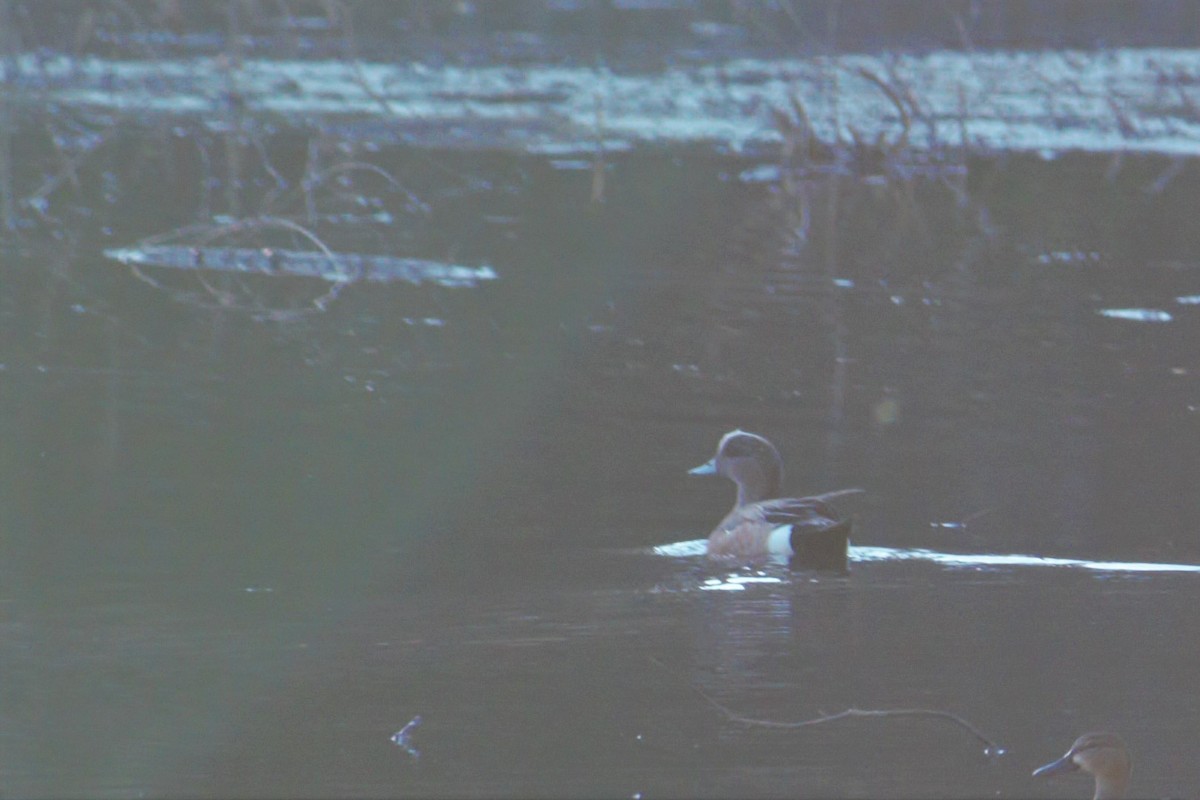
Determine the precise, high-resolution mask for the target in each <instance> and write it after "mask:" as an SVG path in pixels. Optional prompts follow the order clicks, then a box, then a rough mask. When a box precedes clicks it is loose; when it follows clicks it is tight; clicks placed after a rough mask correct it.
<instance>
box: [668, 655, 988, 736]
mask: <svg viewBox="0 0 1200 800" xmlns="http://www.w3.org/2000/svg"><path fill="white" fill-rule="evenodd" d="M650 661H651V662H652V663H653V664H655V665H657V666H659V667H661V668H662V669H664V670H666V671H667V672H672V670H671V668H670V667H668V666H667V665H666V664H664V663H662V662H661V661H659V660H658V659H657V658H654V657H653V656H651V657H650ZM691 689H692V690H693V691H694V692H695V693H696V694H698V695H700V696H701V697H702V698H704V701H705V702H706V703H708V704H709V705H710V706H712V707H713V708H715V709H717V710H718V711H720V712H721V713H722V714H723V715H724V716H725V717H726V718H727V719H728V720H729V721H731V722H737V723H739V724H742V725H747V726H751V727H758V728H773V729H775V730H795V729H797V728H808V727H812V726H814V725H822V724H824V723H826V722H836V721H837V720H841V719H848V718H851V717H933V718H937V719H944V720H948V721H949V722H953V723H954V724H955V725H957V726H959V727H960V728H962V729H963V730H965V731H967V732H968V733H970V734H971V735H972V736H973V737H975V738H976V739H977V740H979V741H980V742H981V743H983V746H984V753H986V754H987V755H1003V754H1004V752H1005V749H1004V748H1003V747H1001V746H1000V745H999V744H997V743H996V742H994V741H992V740H991V739H990V738H988V737H987V736H986V735H984V734H983V732H982V731H980V730H979V729H978V728H976V727H975V726H974V725H972V724H971V723H970V722H967V721H966V720H965V719H963V718H962V717H960V716H958V715H957V714H951V713H950V712H949V711H938V710H936V709H930V708H889V709H861V708H848V709H846V710H845V711H839V712H838V713H836V714H822V715H821V716H819V717H813V718H811V719H804V720H798V721H795V722H780V721H777V720H770V719H755V718H753V717H745V716H742V715H741V714H738V713H737V712H736V711H734V710H733V709H731V708H729V707H728V706H726V705H725V704H723V703H721V702H719V701H718V700H716V699H715V698H713V697H712V696H711V695H709V694H708V693H707V692H705V691H703V690H702V689H700V688H699V687H697V686H691Z"/></svg>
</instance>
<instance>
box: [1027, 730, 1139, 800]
mask: <svg viewBox="0 0 1200 800" xmlns="http://www.w3.org/2000/svg"><path fill="white" fill-rule="evenodd" d="M1079 770H1083V771H1084V772H1086V773H1088V774H1089V775H1091V776H1092V777H1094V778H1095V779H1096V794H1095V797H1094V798H1093V800H1119V798H1122V797H1124V796H1125V790H1126V789H1128V788H1129V776H1130V774H1131V773H1132V772H1133V763H1132V761H1131V760H1130V758H1129V751H1128V750H1127V749H1126V748H1125V742H1123V741H1121V737H1120V736H1117V735H1116V734H1115V733H1085V734H1084V735H1083V736H1080V737H1079V738H1078V739H1076V740H1075V743H1074V744H1072V745H1071V749H1070V750H1068V751H1067V754H1066V755H1064V756H1063V757H1062V758H1060V759H1059V760H1058V761H1052V762H1050V763H1049V764H1047V765H1045V766H1044V767H1038V768H1037V769H1036V770H1034V771H1033V775H1034V777H1044V776H1047V775H1057V774H1059V773H1061V772H1077V771H1079Z"/></svg>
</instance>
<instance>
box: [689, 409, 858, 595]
mask: <svg viewBox="0 0 1200 800" xmlns="http://www.w3.org/2000/svg"><path fill="white" fill-rule="evenodd" d="M688 474H689V475H722V476H724V477H726V478H728V479H729V480H731V481H733V482H734V484H736V485H737V500H736V501H735V502H734V504H733V510H732V511H730V512H729V513H728V514H726V515H725V518H724V519H722V520H721V521H720V523H718V524H717V527H716V528H714V529H713V532H712V533H711V534H709V537H708V546H707V552H708V557H709V558H711V559H717V560H723V561H766V560H786V561H787V562H788V563H789V564H790V565H791V566H793V567H800V568H803V569H820V570H837V571H843V572H844V571H845V570H846V551H847V548H848V546H849V537H850V521H849V520H848V519H845V518H843V517H842V516H841V515H840V514H838V513H837V511H836V510H834V509H833V507H832V506H830V505H829V503H828V502H827V501H828V500H830V499H832V498H833V497H838V496H841V495H844V494H855V493H858V492H861V491H862V490H861V489H842V490H840V491H836V492H828V493H826V494H821V495H814V496H812V497H780V496H779V495H780V491H781V489H780V487H781V485H782V483H783V459H782V458H781V457H780V455H779V451H778V450H776V449H775V445H773V444H771V442H770V441H768V440H767V439H766V438H765V437H763V436H759V435H758V434H756V433H748V432H746V431H743V430H732V431H730V432H729V433H727V434H725V435H724V436H722V437H721V440H720V442H718V444H717V453H716V455H714V456H713V457H712V458H711V459H709V460H708V461H707V462H705V463H704V464H701V465H700V466H698V467H695V468H693V469H691V470H688Z"/></svg>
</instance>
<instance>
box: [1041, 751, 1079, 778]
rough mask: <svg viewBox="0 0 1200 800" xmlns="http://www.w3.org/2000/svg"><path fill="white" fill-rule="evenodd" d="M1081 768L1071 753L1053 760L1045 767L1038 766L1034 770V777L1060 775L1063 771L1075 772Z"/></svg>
mask: <svg viewBox="0 0 1200 800" xmlns="http://www.w3.org/2000/svg"><path fill="white" fill-rule="evenodd" d="M1077 769H1079V765H1078V764H1076V763H1075V761H1074V760H1073V759H1072V758H1071V754H1070V753H1068V754H1067V755H1065V756H1063V757H1062V758H1060V759H1059V760H1058V761H1052V762H1050V763H1049V764H1047V765H1045V766H1044V767H1038V768H1037V769H1035V770H1034V771H1033V777H1035V778H1046V777H1049V776H1050V775H1059V774H1061V773H1063V772H1075V771H1076V770H1077Z"/></svg>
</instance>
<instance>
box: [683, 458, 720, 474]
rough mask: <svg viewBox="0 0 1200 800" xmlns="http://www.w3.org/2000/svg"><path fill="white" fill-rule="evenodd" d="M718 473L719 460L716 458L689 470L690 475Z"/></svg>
mask: <svg viewBox="0 0 1200 800" xmlns="http://www.w3.org/2000/svg"><path fill="white" fill-rule="evenodd" d="M716 474H717V460H716V459H715V458H714V459H712V460H711V461H709V462H707V463H705V464H701V465H700V466H698V467H696V468H694V469H689V470H688V475H716Z"/></svg>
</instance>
